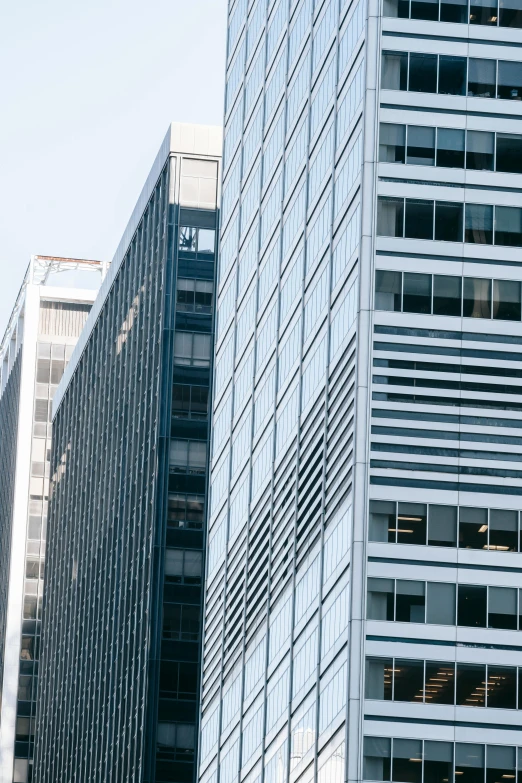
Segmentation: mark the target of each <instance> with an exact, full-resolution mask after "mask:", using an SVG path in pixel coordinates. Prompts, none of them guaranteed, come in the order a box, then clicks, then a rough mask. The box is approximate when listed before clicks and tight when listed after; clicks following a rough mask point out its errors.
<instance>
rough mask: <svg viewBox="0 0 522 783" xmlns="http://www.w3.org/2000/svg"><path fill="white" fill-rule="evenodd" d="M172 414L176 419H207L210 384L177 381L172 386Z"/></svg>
mask: <svg viewBox="0 0 522 783" xmlns="http://www.w3.org/2000/svg"><path fill="white" fill-rule="evenodd" d="M172 416H173V417H174V418H176V419H206V418H207V416H208V386H190V385H189V384H188V383H175V384H174V385H173V387H172Z"/></svg>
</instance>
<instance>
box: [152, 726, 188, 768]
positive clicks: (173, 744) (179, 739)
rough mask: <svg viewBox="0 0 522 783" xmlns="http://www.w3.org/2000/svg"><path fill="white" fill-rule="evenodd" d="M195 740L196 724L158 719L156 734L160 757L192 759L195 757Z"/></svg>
mask: <svg viewBox="0 0 522 783" xmlns="http://www.w3.org/2000/svg"><path fill="white" fill-rule="evenodd" d="M195 741H196V727H195V726H191V725H185V724H183V723H164V722H162V721H158V729H157V735H156V748H157V757H158V759H179V760H180V761H192V760H193V759H194V749H195Z"/></svg>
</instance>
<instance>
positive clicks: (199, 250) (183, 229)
mask: <svg viewBox="0 0 522 783" xmlns="http://www.w3.org/2000/svg"><path fill="white" fill-rule="evenodd" d="M215 249H216V232H215V231H214V230H213V229H208V228H193V227H192V226H180V229H179V250H180V253H182V254H183V257H184V258H190V257H191V256H192V257H193V258H195V257H196V256H197V258H198V259H200V260H202V261H213V260H214V253H215Z"/></svg>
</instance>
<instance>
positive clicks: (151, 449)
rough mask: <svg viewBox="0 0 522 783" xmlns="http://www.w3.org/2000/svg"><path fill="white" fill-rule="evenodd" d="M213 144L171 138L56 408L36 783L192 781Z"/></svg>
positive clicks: (202, 138)
mask: <svg viewBox="0 0 522 783" xmlns="http://www.w3.org/2000/svg"><path fill="white" fill-rule="evenodd" d="M221 144H222V131H221V129H219V128H214V127H202V126H195V125H184V124H173V125H172V126H171V127H170V128H169V131H168V133H167V135H166V137H165V141H164V143H163V145H162V147H161V149H160V151H159V153H158V156H157V158H156V161H155V163H154V165H153V167H152V170H151V172H150V175H149V177H148V180H147V182H146V184H145V186H144V189H143V192H142V194H141V196H140V198H139V200H138V203H137V205H136V208H135V210H134V213H133V215H132V217H131V220H130V222H129V225H128V227H127V229H126V231H125V234H124V236H123V238H122V240H121V242H120V246H119V248H118V250H117V252H116V256H115V258H114V260H113V263H112V265H111V268H110V272H109V274H108V275H107V277H106V279H105V281H104V284H103V287H102V289H101V291H100V295H99V297H98V299H97V301H96V304H95V307H94V308H93V311H92V313H91V315H90V317H89V320H88V322H87V324H86V328H85V330H84V332H83V335H82V338H81V340H80V342H79V343H78V346H77V348H76V350H75V353H74V355H73V357H72V360H71V363H70V364H69V366H68V368H67V372H66V374H65V376H64V378H63V381H62V383H61V385H60V387H59V389H58V392H57V394H56V396H55V399H54V405H53V411H54V419H53V428H54V433H55V436H54V437H55V441H54V447H53V452H52V458H51V489H50V491H51V502H50V517H49V532H50V546H49V551H48V573H49V581H48V585H47V588H46V595H45V606H44V617H45V619H44V628H43V635H42V653H41V664H40V672H41V675H40V676H41V688H40V694H39V701H38V708H37V727H38V729H37V732H41V736H40V737H38V739H37V742H36V745H35V776H34V779H35V781H36V782H37V783H55V782H56V781H58V780H60V781H62V780H63V781H66V780H74V781H76V783H87V782H88V781H89V782H91V781H92V783H94V782H95V781H96V783H98V782H99V781H102V780H103V781H107V783H108V782H109V781H114V783H120V782H123V781H130V780H133V781H140V782H141V783H152V781H157V783H160V782H162V781H165V782H166V781H181V782H185V781H186V783H192V781H194V780H195V754H196V752H197V742H196V722H197V711H198V688H199V675H198V672H199V659H200V643H201V632H200V628H201V612H202V568H203V546H204V538H205V511H204V509H205V493H206V481H207V476H206V467H207V442H208V397H209V384H210V370H211V363H212V337H213V330H212V323H213V319H212V311H213V289H214V274H215V248H216V227H217V209H216V207H217V198H218V183H219V165H220V156H221Z"/></svg>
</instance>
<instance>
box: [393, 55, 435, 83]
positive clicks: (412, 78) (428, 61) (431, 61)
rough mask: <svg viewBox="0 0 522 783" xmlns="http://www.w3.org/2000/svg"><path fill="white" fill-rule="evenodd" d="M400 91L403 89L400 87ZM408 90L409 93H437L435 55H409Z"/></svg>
mask: <svg viewBox="0 0 522 783" xmlns="http://www.w3.org/2000/svg"><path fill="white" fill-rule="evenodd" d="M401 89H403V88H402V87H401ZM408 90H409V91H410V92H437V55H436V54H417V53H414V52H412V53H411V54H410V63H409V73H408Z"/></svg>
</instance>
